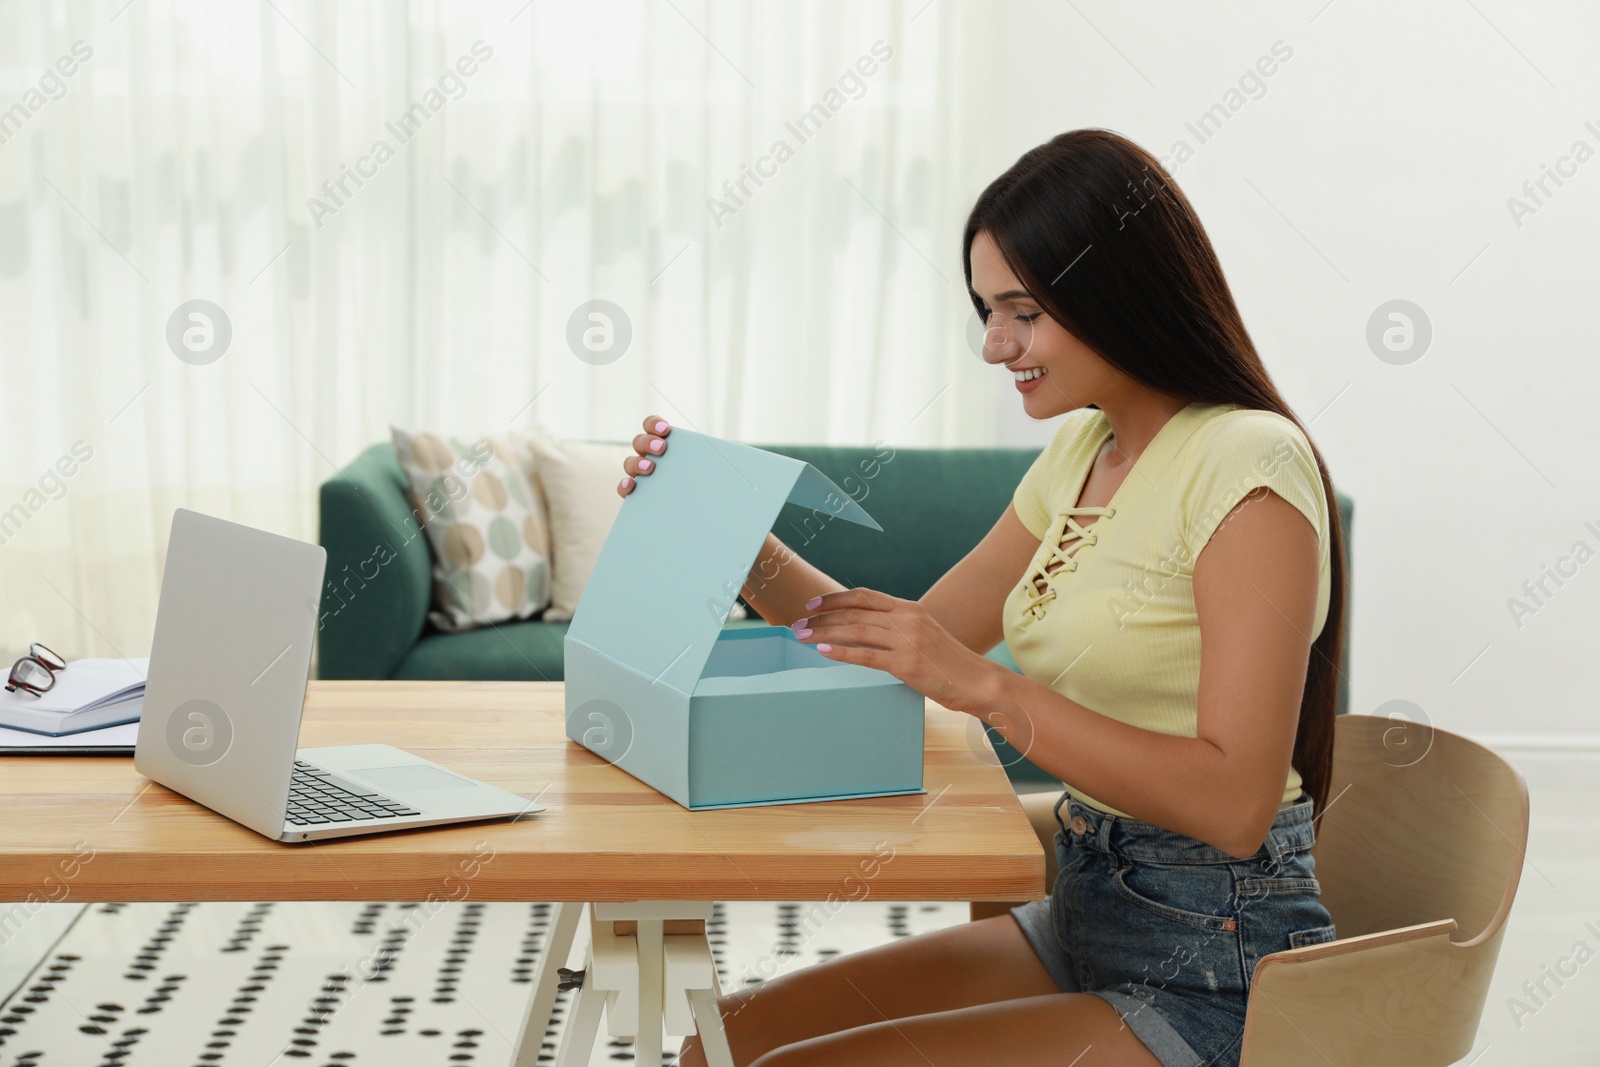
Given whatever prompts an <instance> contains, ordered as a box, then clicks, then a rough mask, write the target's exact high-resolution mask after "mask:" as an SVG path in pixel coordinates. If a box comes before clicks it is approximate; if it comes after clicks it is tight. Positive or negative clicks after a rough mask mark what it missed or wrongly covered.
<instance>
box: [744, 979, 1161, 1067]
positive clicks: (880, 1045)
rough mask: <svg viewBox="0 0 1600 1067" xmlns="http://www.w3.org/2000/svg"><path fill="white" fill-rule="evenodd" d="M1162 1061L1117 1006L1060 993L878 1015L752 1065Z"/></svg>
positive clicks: (1009, 1066) (923, 1066)
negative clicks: (906, 1014)
mask: <svg viewBox="0 0 1600 1067" xmlns="http://www.w3.org/2000/svg"><path fill="white" fill-rule="evenodd" d="M999 1063H1003V1064H1005V1065H1006V1067H1161V1062H1160V1061H1159V1060H1157V1059H1156V1057H1155V1056H1154V1054H1152V1053H1151V1052H1150V1050H1149V1049H1147V1048H1145V1047H1144V1044H1143V1043H1142V1042H1141V1041H1140V1040H1139V1039H1138V1038H1137V1037H1135V1036H1133V1031H1132V1030H1129V1029H1128V1028H1127V1027H1126V1026H1125V1025H1124V1024H1123V1022H1122V1019H1121V1017H1120V1016H1119V1015H1118V1014H1117V1011H1116V1009H1115V1008H1113V1007H1112V1006H1111V1005H1110V1004H1107V1003H1106V1002H1105V1001H1103V1000H1101V999H1100V998H1099V997H1096V996H1091V995H1089V994H1088V993H1055V994H1052V995H1049V996H1042V997H1027V998H1025V999H1022V1000H1004V1001H1000V1002H998V1003H994V1004H979V1005H976V1006H975V1007H970V1008H958V1009H956V1010H954V1011H944V1012H938V1013H936V1014H933V1015H917V1016H913V1017H911V1018H909V1019H895V1020H880V1021H879V1022H876V1023H872V1024H871V1025H868V1026H858V1027H856V1028H855V1029H852V1030H845V1031H842V1032H840V1033H836V1034H824V1035H823V1036H821V1037H814V1038H811V1039H809V1040H806V1041H800V1042H797V1043H795V1044H792V1045H785V1046H783V1047H782V1048H779V1049H774V1050H773V1051H771V1052H769V1053H767V1054H766V1055H764V1056H762V1057H760V1058H759V1059H757V1060H756V1061H755V1063H754V1065H753V1067H931V1065H934V1064H937V1067H992V1065H994V1064H999Z"/></svg>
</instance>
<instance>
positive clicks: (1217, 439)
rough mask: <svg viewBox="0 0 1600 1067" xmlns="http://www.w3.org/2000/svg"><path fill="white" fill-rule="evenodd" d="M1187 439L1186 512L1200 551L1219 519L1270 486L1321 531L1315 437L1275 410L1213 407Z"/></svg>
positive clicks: (1323, 518) (1322, 503) (1322, 504)
mask: <svg viewBox="0 0 1600 1067" xmlns="http://www.w3.org/2000/svg"><path fill="white" fill-rule="evenodd" d="M1200 415H1201V422H1200V424H1199V425H1198V426H1197V427H1196V428H1195V431H1194V433H1193V434H1191V435H1190V437H1189V440H1188V441H1187V442H1186V448H1185V453H1186V455H1185V457H1184V462H1183V463H1182V465H1181V467H1182V471H1181V475H1180V479H1179V481H1180V484H1181V486H1182V489H1181V490H1180V492H1181V495H1182V499H1183V502H1184V508H1183V512H1184V515H1185V518H1186V525H1187V527H1188V529H1189V532H1190V534H1191V544H1192V547H1193V548H1194V549H1195V551H1196V552H1198V550H1199V548H1200V546H1201V545H1202V544H1203V543H1204V540H1205V538H1206V537H1208V536H1209V534H1210V533H1211V531H1212V530H1213V529H1214V528H1215V526H1216V524H1217V522H1219V521H1220V520H1221V518H1222V517H1223V516H1224V515H1226V514H1227V513H1228V511H1229V510H1230V509H1232V508H1233V507H1234V505H1236V504H1237V503H1239V501H1241V500H1242V499H1243V498H1244V497H1245V496H1246V495H1247V494H1248V493H1250V492H1252V491H1253V490H1255V489H1258V488H1260V487H1262V486H1265V487H1268V488H1270V489H1272V490H1273V491H1274V492H1276V493H1277V494H1278V495H1279V496H1281V497H1283V498H1284V499H1286V500H1288V501H1289V503H1291V504H1293V505H1294V506H1295V507H1296V508H1298V509H1299V510H1300V511H1301V512H1302V513H1304V514H1305V516H1306V518H1307V519H1308V520H1310V522H1311V525H1312V527H1313V528H1314V529H1316V530H1317V531H1318V532H1319V534H1323V533H1325V531H1326V530H1327V523H1328V516H1327V507H1326V497H1325V495H1324V492H1323V486H1322V475H1321V472H1320V470H1319V467H1318V463H1317V458H1316V453H1315V452H1314V451H1312V448H1311V442H1310V439H1309V438H1307V437H1306V434H1305V431H1304V430H1302V429H1301V428H1300V425H1299V424H1298V423H1296V422H1295V421H1294V420H1293V419H1291V418H1288V417H1287V416H1284V415H1280V414H1278V413H1277V412H1276V411H1266V410H1263V409H1259V408H1245V407H1241V406H1239V405H1232V404H1229V405H1212V406H1211V407H1210V408H1209V409H1207V410H1205V411H1202V412H1200Z"/></svg>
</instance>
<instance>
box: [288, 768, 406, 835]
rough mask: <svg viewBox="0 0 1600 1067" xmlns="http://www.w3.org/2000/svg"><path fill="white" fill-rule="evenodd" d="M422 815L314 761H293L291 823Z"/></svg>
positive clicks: (290, 799) (349, 820)
mask: <svg viewBox="0 0 1600 1067" xmlns="http://www.w3.org/2000/svg"><path fill="white" fill-rule="evenodd" d="M421 814H422V812H420V811H418V810H417V809H416V808H408V807H406V806H405V805H404V804H402V803H400V802H399V801H398V800H395V799H394V798H392V797H387V796H384V795H383V794H382V793H379V792H376V791H374V790H371V789H368V788H366V787H365V786H361V785H357V784H356V783H355V782H352V781H350V780H349V779H348V778H340V777H339V776H338V775H336V774H330V773H329V772H327V771H325V770H323V769H322V768H321V767H318V766H317V765H316V764H314V763H307V762H306V761H304V760H295V761H294V775H293V776H292V777H291V778H290V779H289V823H290V824H291V825H294V826H331V825H335V824H338V823H347V822H365V821H367V820H370V819H390V818H394V817H395V816H399V815H421Z"/></svg>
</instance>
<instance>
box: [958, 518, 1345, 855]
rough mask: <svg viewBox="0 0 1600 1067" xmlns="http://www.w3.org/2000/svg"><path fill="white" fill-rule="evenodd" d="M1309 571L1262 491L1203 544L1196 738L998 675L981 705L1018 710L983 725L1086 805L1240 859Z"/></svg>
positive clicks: (1277, 764) (1288, 724)
mask: <svg viewBox="0 0 1600 1067" xmlns="http://www.w3.org/2000/svg"><path fill="white" fill-rule="evenodd" d="M1317 568H1318V545H1317V533H1316V531H1315V530H1313V529H1312V528H1311V525H1310V523H1308V522H1307V521H1306V519H1305V516H1303V515H1302V514H1301V513H1300V512H1299V511H1298V510H1297V509H1296V508H1295V507H1294V505H1292V504H1290V503H1289V502H1288V501H1286V500H1284V499H1283V498H1282V497H1280V496H1278V495H1277V494H1276V493H1273V492H1271V491H1270V490H1266V489H1259V490H1257V491H1256V492H1255V493H1253V494H1251V495H1250V496H1248V497H1246V498H1245V500H1243V501H1241V502H1240V503H1239V505H1238V506H1237V507H1235V508H1234V509H1233V511H1232V512H1231V513H1230V514H1229V516H1228V517H1227V518H1226V519H1224V520H1223V523H1222V525H1221V526H1220V527H1218V529H1217V532H1216V533H1215V534H1213V535H1212V537H1211V539H1210V541H1208V542H1207V543H1206V546H1205V548H1204V549H1203V550H1202V551H1201V552H1200V555H1199V558H1198V559H1196V561H1195V567H1194V600H1195V607H1196V610H1197V611H1198V613H1199V616H1200V634H1201V645H1202V649H1203V651H1202V654H1201V660H1200V692H1199V716H1198V722H1197V724H1196V735H1197V736H1195V737H1192V738H1190V737H1177V736H1171V735H1167V734H1158V733H1153V732H1151V731H1149V730H1142V729H1139V728H1138V727H1134V726H1129V725H1128V724H1126V723H1123V722H1119V721H1117V720H1115V719H1111V718H1108V717H1106V716H1104V715H1100V714H1098V713H1096V712H1094V711H1091V710H1089V709H1088V708H1085V707H1083V706H1082V705H1081V704H1077V703H1075V702H1073V701H1071V700H1068V699H1067V698H1066V697H1064V696H1062V695H1061V694H1059V693H1057V692H1055V691H1054V690H1052V689H1050V688H1048V687H1046V686H1044V685H1041V684H1039V683H1038V682H1033V681H1029V680H1028V679H1026V678H1024V677H1022V676H1020V675H1018V674H1015V673H1013V672H1010V671H1007V672H1006V674H1005V675H1004V676H1002V675H991V676H990V678H989V686H988V694H989V695H988V696H987V700H988V701H990V702H992V703H995V704H997V705H998V706H1000V707H1002V708H1009V707H1010V706H1011V705H1015V707H1016V709H1017V711H1019V712H1020V714H1014V715H1013V716H1001V717H1000V718H1001V719H1002V720H1011V721H997V722H995V723H994V724H993V725H994V726H995V727H996V728H997V729H999V730H1000V732H1001V733H1002V734H1003V735H1004V736H1005V737H1006V739H1007V740H1008V741H1011V742H1012V743H1013V744H1015V745H1017V746H1018V747H1019V748H1023V749H1024V750H1025V751H1026V752H1027V756H1028V758H1029V759H1031V760H1032V761H1033V762H1034V763H1036V764H1038V765H1039V766H1040V767H1042V768H1044V769H1045V770H1047V771H1049V772H1050V773H1051V774H1054V775H1057V776H1058V777H1060V778H1062V779H1064V780H1067V781H1070V782H1072V784H1073V785H1075V786H1077V787H1078V788H1079V789H1082V790H1083V791H1084V792H1085V793H1088V794H1089V795H1090V796H1092V797H1094V798H1096V799H1097V800H1100V801H1102V802H1103V803H1106V804H1109V805H1111V806H1112V807H1115V808H1118V809H1120V810H1122V811H1125V812H1127V813H1128V814H1130V815H1132V816H1134V817H1135V818H1138V819H1142V820H1144V821H1145V822H1149V823H1154V824H1155V825H1157V826H1162V827H1165V828H1167V829H1169V830H1176V831H1178V832H1180V833H1185V834H1188V835H1189V836H1191V837H1194V838H1198V839H1199V840H1201V841H1205V842H1206V843H1208V844H1211V845H1215V846H1216V847H1217V848H1220V849H1222V850H1223V851H1224V852H1227V853H1229V854H1230V855H1234V856H1240V857H1244V856H1249V855H1252V854H1253V853H1254V852H1255V851H1256V849H1258V848H1260V847H1261V842H1262V841H1263V840H1265V839H1266V835H1267V831H1268V830H1269V829H1270V828H1271V826H1272V821H1273V819H1274V818H1275V817H1276V815H1277V811H1278V805H1279V803H1280V802H1281V801H1282V798H1283V787H1284V783H1285V782H1286V781H1287V779H1288V775H1289V765H1290V761H1291V757H1292V755H1293V752H1294V739H1295V732H1296V729H1297V728H1298V726H1299V720H1300V699H1301V694H1302V692H1303V690H1304V688H1305V679H1306V667H1307V662H1308V658H1309V655H1310V649H1311V624H1312V621H1313V620H1314V618H1315V613H1316V603H1317ZM1013 735H1015V736H1013Z"/></svg>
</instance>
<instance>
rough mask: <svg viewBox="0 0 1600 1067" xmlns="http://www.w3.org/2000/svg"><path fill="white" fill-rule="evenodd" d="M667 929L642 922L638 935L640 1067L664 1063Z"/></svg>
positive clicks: (635, 1055) (656, 921)
mask: <svg viewBox="0 0 1600 1067" xmlns="http://www.w3.org/2000/svg"><path fill="white" fill-rule="evenodd" d="M665 928H666V924H665V923H664V922H663V921H662V920H660V919H645V918H641V919H640V920H639V929H638V932H637V933H636V934H635V935H634V936H635V938H636V940H637V942H638V945H639V1033H638V1035H637V1042H638V1043H637V1044H636V1045H635V1046H634V1052H633V1062H634V1063H636V1064H639V1065H640V1067H657V1065H658V1064H660V1062H661V1009H662V1005H663V1003H664V1001H665V999H666V987H665V967H666V963H665V960H664V959H663V958H662V943H661V939H662V934H663V932H664V931H665Z"/></svg>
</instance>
